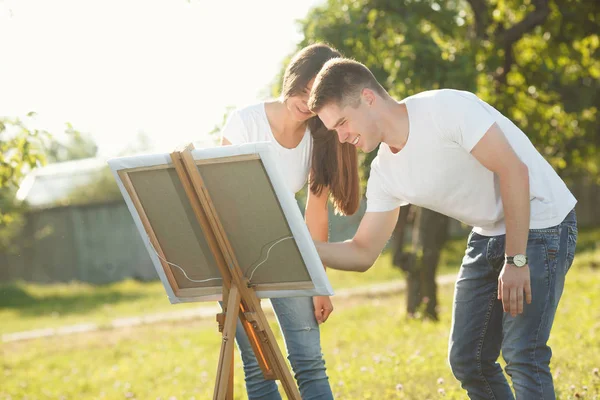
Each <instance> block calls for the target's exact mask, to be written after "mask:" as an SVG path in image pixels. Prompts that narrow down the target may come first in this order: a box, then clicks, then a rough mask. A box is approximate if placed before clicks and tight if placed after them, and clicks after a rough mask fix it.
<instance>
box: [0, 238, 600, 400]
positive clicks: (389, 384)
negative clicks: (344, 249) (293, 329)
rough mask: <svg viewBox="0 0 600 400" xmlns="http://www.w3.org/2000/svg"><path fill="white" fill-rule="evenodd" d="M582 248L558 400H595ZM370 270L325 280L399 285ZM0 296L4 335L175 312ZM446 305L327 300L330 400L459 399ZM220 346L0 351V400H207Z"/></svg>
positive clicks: (93, 345) (145, 302)
mask: <svg viewBox="0 0 600 400" xmlns="http://www.w3.org/2000/svg"><path fill="white" fill-rule="evenodd" d="M580 239H581V240H580V242H579V246H578V251H579V253H578V256H577V258H576V262H575V265H574V266H573V268H572V270H571V272H570V273H569V276H568V279H567V287H566V289H565V295H564V297H563V300H562V301H561V305H560V307H559V310H558V313H557V317H556V321H555V326H554V329H553V333H552V337H551V341H550V344H551V345H552V346H553V348H554V358H553V364H552V367H553V374H554V376H555V379H556V390H557V393H558V396H559V398H560V399H581V398H584V399H600V373H599V368H600V334H599V333H598V332H599V331H600V307H599V305H600V290H598V289H599V288H600V268H598V267H599V266H600V245H599V244H598V243H599V242H600V231H599V230H594V231H587V232H582V234H581V236H580ZM451 246H455V247H456V250H452V248H451V249H450V250H446V252H445V256H444V257H445V260H449V259H451V258H452V257H460V253H461V252H462V250H459V249H461V248H462V243H461V242H456V243H455V244H451ZM452 251H454V252H455V253H456V254H453V253H452ZM380 264H381V265H378V266H376V267H375V268H374V269H373V270H372V271H370V272H368V273H366V274H362V275H360V274H338V273H336V272H335V271H332V274H331V279H332V281H334V284H336V285H338V287H344V286H346V287H347V286H353V285H356V284H357V283H363V284H364V283H373V282H376V281H381V280H389V279H396V278H401V273H400V272H398V271H397V270H395V269H393V268H392V267H391V266H389V259H386V257H382V259H381V260H380ZM444 264H445V265H450V263H449V262H448V261H445V262H444ZM445 268H446V269H445V272H448V270H449V269H448V267H445ZM346 276H349V278H346ZM355 277H360V279H358V280H357V279H356V278H355ZM3 290H4V291H11V290H12V291H13V292H12V293H13V295H14V297H11V298H12V300H10V301H12V303H11V302H10V301H8V300H7V297H10V296H7V294H6V293H5V294H4V296H3V300H2V302H3V303H2V306H1V308H0V318H1V319H0V320H1V321H2V325H1V326H2V329H4V330H5V331H10V330H17V329H15V328H23V327H32V326H39V327H41V326H44V324H46V323H48V322H52V323H58V322H74V321H78V320H85V321H90V320H94V319H97V320H102V319H103V318H105V319H108V318H112V317H114V316H115V315H118V314H127V315H130V314H137V313H143V312H148V311H151V312H157V311H159V310H160V309H169V308H170V307H174V306H170V305H169V304H168V303H167V302H166V300H164V296H162V288H161V287H160V285H157V284H140V283H135V282H124V283H120V284H116V285H110V286H104V287H100V288H90V287H87V286H85V285H63V286H52V287H41V286H35V285H14V286H8V287H5V288H3ZM156 298H161V299H162V300H163V302H162V303H160V302H159V300H157V299H156ZM451 298H452V287H451V286H446V287H442V288H440V306H441V310H440V315H441V320H440V322H439V323H432V322H427V321H420V320H411V319H407V318H406V315H405V311H404V309H405V306H404V296H402V295H401V294H398V295H393V296H388V297H384V298H370V299H366V298H365V299H361V298H354V299H352V300H351V301H346V302H342V303H340V302H337V303H336V312H335V313H334V314H332V316H331V318H330V320H329V321H328V322H327V323H326V324H325V325H323V326H322V344H323V350H324V353H325V357H326V360H327V366H328V373H329V376H330V381H331V385H332V388H333V390H334V392H335V395H336V398H338V399H437V398H448V399H463V398H465V395H464V393H463V392H462V390H461V389H460V387H459V385H458V383H457V382H456V381H455V380H454V378H453V377H452V375H451V373H450V369H449V367H448V365H447V362H446V350H447V340H448V331H449V326H450V306H451ZM42 300H43V302H42ZM163 303H165V304H163ZM71 308H73V310H71ZM57 310H58V311H57ZM53 312H57V313H58V315H55V316H53V315H52V313H53ZM7 321H8V324H9V328H8V329H7V328H6V325H5V324H6V322H7ZM272 327H273V330H274V331H275V332H276V335H278V334H279V330H278V328H277V327H276V326H275V325H274V324H273V326H272ZM219 338H220V337H219V334H218V333H217V331H216V327H215V323H214V322H213V321H212V319H209V320H193V321H180V322H170V323H159V324H154V325H145V326H138V327H135V328H124V329H103V330H100V331H97V332H94V333H86V334H76V335H70V336H63V337H53V338H48V339H39V340H32V341H20V342H14V343H4V344H2V345H1V348H0V399H2V400H8V399H25V398H27V399H120V398H121V399H163V400H166V399H208V398H211V397H212V391H213V382H214V378H215V366H216V364H217V357H218V351H219V350H218V349H219V344H220V340H219ZM278 340H279V341H280V344H281V338H280V337H279V336H278ZM242 376H243V375H242V371H241V366H240V362H239V359H236V380H235V385H236V396H235V398H236V399H242V398H245V392H244V389H243V379H242Z"/></svg>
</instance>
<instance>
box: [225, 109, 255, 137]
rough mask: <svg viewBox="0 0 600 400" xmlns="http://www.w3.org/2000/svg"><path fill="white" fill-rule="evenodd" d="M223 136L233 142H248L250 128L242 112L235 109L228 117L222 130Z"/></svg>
mask: <svg viewBox="0 0 600 400" xmlns="http://www.w3.org/2000/svg"><path fill="white" fill-rule="evenodd" d="M221 138H225V139H227V140H228V141H229V143H231V144H242V143H248V142H250V140H249V139H248V129H247V128H246V125H245V124H244V121H243V120H242V117H241V116H240V113H239V112H238V111H237V110H235V111H233V112H232V113H231V114H230V115H229V118H227V122H226V123H225V126H224V127H223V129H222V130H221Z"/></svg>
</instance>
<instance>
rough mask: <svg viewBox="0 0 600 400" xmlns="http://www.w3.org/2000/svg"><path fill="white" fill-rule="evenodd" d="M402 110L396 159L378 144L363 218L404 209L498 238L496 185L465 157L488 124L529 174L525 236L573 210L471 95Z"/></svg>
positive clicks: (518, 141)
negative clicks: (403, 127)
mask: <svg viewBox="0 0 600 400" xmlns="http://www.w3.org/2000/svg"><path fill="white" fill-rule="evenodd" d="M402 102H403V103H405V104H406V108H407V110H408V118H409V125H410V128H409V129H410V131H409V136H408V141H407V143H406V145H405V146H404V148H403V149H401V150H400V151H399V152H398V153H396V154H394V153H393V152H392V151H391V150H390V148H389V146H388V145H386V144H385V143H382V144H381V146H380V148H379V152H378V153H377V157H375V159H374V160H373V163H372V164H371V175H370V177H369V180H368V184H367V212H377V211H379V212H381V211H389V210H392V209H394V208H396V207H399V206H402V205H406V204H409V203H410V204H415V205H418V206H421V207H425V208H428V209H431V210H433V211H437V212H439V213H441V214H445V215H448V216H449V217H452V218H455V219H457V220H459V221H462V222H464V223H466V224H467V225H470V226H473V227H474V231H475V232H477V233H479V234H482V235H486V236H494V235H500V234H504V233H506V227H505V224H504V210H503V206H502V198H501V197H500V187H499V182H498V177H497V176H496V175H494V173H492V172H491V171H490V170H488V169H487V168H485V167H484V166H483V165H482V164H481V163H480V162H479V161H478V160H477V159H476V158H475V157H474V156H473V155H472V154H471V150H472V149H473V147H474V146H475V145H476V144H477V142H479V140H480V139H481V138H482V137H483V135H484V134H485V133H486V132H487V131H488V129H489V128H490V127H491V126H492V125H493V124H494V123H496V124H498V126H499V127H500V129H501V130H502V132H503V133H504V135H505V136H506V138H507V139H508V142H509V143H510V144H511V146H512V148H513V150H514V151H515V153H516V154H517V155H518V156H519V158H520V159H521V161H523V162H524V163H525V164H526V165H527V167H528V169H529V192H530V193H529V198H530V229H543V228H548V227H550V226H554V225H558V224H559V223H561V222H562V220H563V219H564V218H565V217H566V215H567V214H568V213H569V211H571V210H572V209H573V207H574V206H575V203H576V202H577V201H576V200H575V197H574V196H573V195H572V194H571V192H570V191H569V189H568V188H567V186H566V185H565V183H564V182H563V181H562V179H561V178H560V177H559V176H558V174H557V173H556V172H555V171H554V169H553V168H552V167H551V166H550V164H548V162H547V161H546V160H545V159H544V158H543V157H542V155H541V154H540V153H539V152H538V151H537V150H536V148H535V147H534V146H533V145H532V143H531V142H530V140H529V138H528V137H527V136H526V135H525V134H524V133H523V131H521V130H520V129H519V128H518V127H517V126H516V125H515V124H514V123H512V121H510V120H509V119H508V118H506V117H505V116H503V115H502V114H501V113H500V112H499V111H497V110H496V109H495V108H493V107H492V106H490V105H489V104H487V103H486V102H484V101H483V100H481V99H479V98H478V97H477V96H475V95H474V94H472V93H469V92H463V91H458V90H451V89H442V90H432V91H428V92H423V93H420V94H418V95H415V96H411V97H408V98H406V99H404V100H403V101H402Z"/></svg>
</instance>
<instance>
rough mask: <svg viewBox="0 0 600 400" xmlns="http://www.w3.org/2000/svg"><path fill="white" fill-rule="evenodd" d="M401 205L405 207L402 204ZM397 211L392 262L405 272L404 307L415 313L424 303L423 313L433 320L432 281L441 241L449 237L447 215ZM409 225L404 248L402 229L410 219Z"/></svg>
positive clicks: (420, 210)
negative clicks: (408, 245) (405, 247)
mask: <svg viewBox="0 0 600 400" xmlns="http://www.w3.org/2000/svg"><path fill="white" fill-rule="evenodd" d="M403 208H404V207H403ZM406 208H407V210H406V211H405V213H404V214H403V213H402V212H401V213H400V217H399V219H398V224H397V225H396V235H395V237H396V247H395V252H394V259H393V263H394V265H395V266H398V267H400V268H401V269H402V270H403V271H405V272H406V296H407V298H406V311H407V313H408V315H409V316H411V317H414V316H415V315H416V314H417V311H418V310H419V307H420V306H421V305H422V304H424V305H425V309H424V316H425V317H426V318H431V319H434V320H437V319H438V313H437V285H436V282H435V276H436V270H437V265H438V262H439V259H440V253H441V250H442V247H443V245H444V243H445V242H446V240H447V238H448V222H449V219H448V217H446V216H445V215H442V214H439V213H437V212H434V211H431V210H428V209H424V208H416V207H413V208H412V209H411V210H410V211H413V212H411V213H409V210H408V207H406ZM411 220H412V221H413V225H412V240H411V242H412V244H411V246H410V248H409V249H408V251H403V244H404V243H403V242H404V232H405V231H406V225H407V223H409V222H410V221H411Z"/></svg>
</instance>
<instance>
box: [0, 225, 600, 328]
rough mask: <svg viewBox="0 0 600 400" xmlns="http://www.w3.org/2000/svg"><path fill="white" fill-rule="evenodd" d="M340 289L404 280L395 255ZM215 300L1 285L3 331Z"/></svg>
mask: <svg viewBox="0 0 600 400" xmlns="http://www.w3.org/2000/svg"><path fill="white" fill-rule="evenodd" d="M464 247H465V238H457V239H454V240H451V241H449V242H448V243H447V244H446V246H445V247H444V250H443V252H442V255H441V259H440V266H439V271H438V274H440V275H441V274H447V273H454V272H456V270H457V269H458V266H459V265H460V261H461V259H462V256H463V253H464ZM596 252H600V229H598V228H597V229H589V230H584V231H582V232H581V233H580V238H579V242H578V255H577V257H576V261H577V262H581V263H583V264H594V263H598V262H599V261H600V257H597V256H596ZM327 274H328V276H329V279H330V281H331V283H332V285H333V287H334V289H336V290H337V289H342V288H348V287H355V286H359V285H369V284H374V283H378V282H389V281H392V280H398V279H404V273H403V272H402V271H401V270H400V269H399V268H396V267H393V266H392V265H391V254H389V253H386V254H383V255H382V256H381V257H380V258H379V259H378V260H377V263H376V265H375V266H373V267H372V268H371V269H370V270H369V271H367V272H365V273H362V274H358V273H348V272H342V271H335V270H331V269H330V270H329V271H328V273H327ZM212 305H213V304H212V303H210V304H209V303H187V304H177V305H172V304H170V303H169V301H168V299H167V296H166V294H165V291H164V288H163V286H162V284H161V283H160V282H158V281H156V282H146V283H144V282H137V281H133V280H129V281H123V282H119V283H115V284H111V285H102V286H93V285H88V284H83V283H71V284H57V285H36V284H29V283H23V282H18V283H14V284H7V285H0V321H2V323H1V324H0V334H4V333H11V332H20V331H25V330H30V329H43V328H56V327H59V326H64V325H74V324H81V323H95V324H98V325H100V326H105V325H107V324H108V323H109V322H110V321H111V320H113V319H115V318H120V317H129V316H138V315H142V314H147V313H161V312H169V311H173V310H181V309H185V308H196V307H202V306H212Z"/></svg>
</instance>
